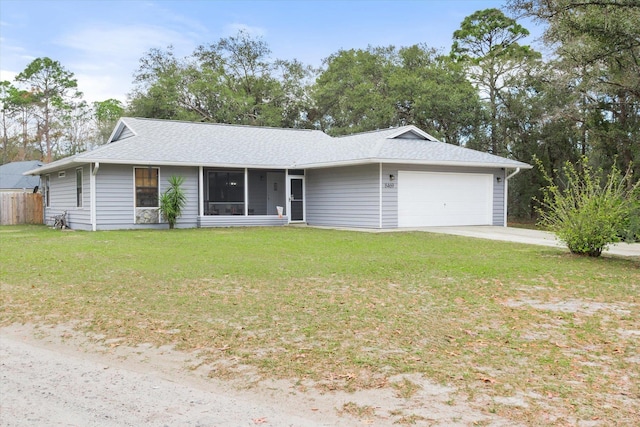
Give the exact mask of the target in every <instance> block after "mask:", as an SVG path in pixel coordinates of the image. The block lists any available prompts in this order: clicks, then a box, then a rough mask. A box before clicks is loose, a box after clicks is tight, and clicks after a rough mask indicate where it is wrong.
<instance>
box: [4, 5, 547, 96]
mask: <svg viewBox="0 0 640 427" xmlns="http://www.w3.org/2000/svg"><path fill="white" fill-rule="evenodd" d="M505 3H506V1H490V0H449V1H447V0H422V1H419V0H413V1H404V0H397V1H382V0H379V1H372V0H369V1H365V0H350V1H349V0H343V1H329V0H316V1H311V0H297V1H296V0H289V1H269V0H262V1H222V0H218V1H214V0H184V1H169V0H142V1H137V0H111V1H92V0H74V1H55V0H45V1H35V0H0V79H2V80H13V78H14V77H15V75H16V74H17V73H19V72H20V71H22V70H24V68H25V67H26V66H27V64H29V63H30V62H31V61H32V60H33V59H35V58H38V57H44V56H48V57H50V58H52V59H54V60H57V61H60V63H61V64H62V65H63V66H64V67H65V68H66V69H68V70H69V71H71V72H73V73H74V74H75V77H76V78H77V80H78V86H79V89H80V90H81V91H82V92H84V95H85V96H84V98H85V99H86V100H87V101H89V102H93V101H102V100H105V99H108V98H116V99H120V100H122V101H126V94H127V93H128V92H130V90H131V89H132V80H133V77H132V76H133V73H134V71H135V70H136V69H137V67H138V61H139V59H140V58H141V57H142V56H143V55H144V53H145V52H147V51H148V50H149V49H150V48H162V49H164V48H166V47H167V46H168V45H173V46H174V49H175V52H176V54H177V55H178V56H179V57H183V56H186V55H188V54H190V53H191V52H193V50H194V49H195V48H196V47H197V46H198V45H200V44H208V43H213V42H216V41H218V40H219V39H220V38H221V37H228V36H231V35H235V34H237V32H238V31H239V30H245V31H247V32H249V33H250V34H252V35H255V36H259V37H262V38H263V40H264V41H266V42H267V44H268V45H269V47H270V48H271V50H272V58H279V59H294V58H295V59H298V60H299V61H301V62H303V63H305V64H308V65H313V66H316V67H317V66H320V65H321V64H322V60H323V59H324V58H326V57H327V56H329V55H331V54H332V53H335V52H337V51H338V50H339V49H351V48H366V47H367V46H368V45H372V46H388V45H394V46H410V45H413V44H416V43H426V44H427V45H428V46H430V47H434V48H438V49H442V50H444V51H448V50H449V48H450V46H451V37H452V34H453V32H454V31H455V30H456V29H458V28H459V27H460V23H461V22H462V20H463V19H464V18H465V16H468V15H470V14H471V13H473V12H475V11H476V10H480V9H486V8H491V7H495V8H502V7H503V6H504V4H505ZM523 24H524V25H525V27H527V28H528V29H529V30H530V31H531V32H532V34H540V32H541V29H539V28H536V27H534V26H533V24H532V23H531V22H523ZM529 42H530V43H533V37H532V38H531V40H530V41H529Z"/></svg>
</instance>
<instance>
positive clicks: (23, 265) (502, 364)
mask: <svg viewBox="0 0 640 427" xmlns="http://www.w3.org/2000/svg"><path fill="white" fill-rule="evenodd" d="M0 262H1V263H2V266H1V268H0V286H1V291H2V308H1V310H0V325H9V324H12V323H14V322H36V323H47V324H49V323H72V324H74V325H76V327H77V328H78V329H79V330H81V331H85V332H93V333H94V334H99V335H100V336H104V338H105V339H112V338H120V339H121V340H122V341H121V342H122V343H127V344H135V343H142V342H151V343H154V344H157V345H162V344H167V343H174V344H176V346H177V347H178V348H179V349H183V350H194V349H198V350H199V351H200V355H201V357H202V359H203V362H207V363H210V364H212V366H214V367H215V369H213V370H212V375H216V376H220V377H222V378H225V377H229V376H237V375H239V372H241V371H242V368H243V367H246V366H250V367H252V369H254V370H255V371H256V372H258V373H260V374H261V375H263V376H265V377H272V378H286V379H291V380H293V381H296V380H305V381H309V380H313V381H314V382H315V384H316V385H317V386H318V387H322V388H326V389H346V390H356V389H360V388H371V387H381V386H389V384H388V378H389V377H391V376H393V375H396V374H399V373H421V374H423V375H424V376H425V377H426V378H429V379H431V380H433V381H436V382H438V383H441V384H447V385H450V386H452V387H455V388H456V389H457V390H458V391H459V398H460V399H465V400H466V401H468V402H469V403H470V404H471V405H474V404H476V405H477V406H478V408H481V409H483V410H486V411H490V412H491V413H496V414H498V415H501V416H503V417H506V418H508V419H511V420H513V421H518V422H522V423H525V424H529V425H541V424H542V425H544V424H545V423H546V424H548V425H560V424H563V423H567V424H575V423H577V422H578V421H580V420H583V421H589V422H596V423H597V422H600V423H603V422H604V425H616V424H617V425H632V424H635V423H636V422H637V421H638V420H639V419H640V356H639V355H640V318H639V317H638V313H639V312H640V298H639V294H640V261H638V260H629V259H621V258H620V259H616V258H595V259H594V258H586V257H576V256H572V255H570V254H568V253H567V252H566V251H563V250H560V249H555V248H548V247H538V246H528V245H519V244H510V243H503V242H492V241H485V240H478V239H470V238H463V237H454V236H445V235H438V234H429V233H420V232H416V233H379V234H376V233H358V232H348V231H333V230H319V229H312V228H295V227H284V228H261V229H255V228H252V229H197V230H172V231H168V230H165V231H117V232H93V233H89V232H73V231H62V232H61V231H55V230H50V229H47V228H45V227H37V226H34V227H0ZM405 385H406V384H405ZM405 388H408V389H411V386H410V385H406V387H405ZM487 397H488V398H489V399H492V400H491V401H493V402H494V403H493V404H492V405H490V406H489V407H487V405H486V399H487ZM503 397H515V398H518V399H520V400H522V401H523V402H525V403H526V404H524V405H519V406H513V405H507V404H501V403H499V402H501V401H503V400H500V399H496V398H503ZM481 401H482V402H484V403H481Z"/></svg>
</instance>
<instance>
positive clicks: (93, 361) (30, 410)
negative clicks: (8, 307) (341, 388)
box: [0, 325, 513, 427]
mask: <svg viewBox="0 0 640 427" xmlns="http://www.w3.org/2000/svg"><path fill="white" fill-rule="evenodd" d="M194 363H196V361H195V360H193V357H192V356H191V355H189V354H186V353H181V352H177V351H174V350H172V349H171V348H166V347H162V348H155V347H152V346H149V345H141V346H138V347H136V348H130V347H120V346H117V345H114V346H109V345H108V344H107V345H106V346H105V345H101V344H96V343H95V342H92V341H90V340H88V339H87V338H86V337H83V336H80V335H78V334H77V333H74V332H73V331H71V329H70V328H64V327H59V326H58V327H55V328H53V327H44V326H43V327H34V326H30V325H14V326H11V327H6V328H0V378H1V380H0V425H1V426H6V427H17V426H53V425H58V426H83V427H85V426H107V427H108V426H114V427H115V426H142V425H144V426H178V425H179V426H207V427H211V426H255V425H264V426H363V425H375V426H394V425H398V424H399V423H398V421H402V420H405V421H411V420H420V422H419V423H418V424H420V425H442V426H445V425H446V426H469V425H477V424H479V425H492V426H507V425H509V426H511V425H513V423H511V422H507V421H506V420H504V419H501V418H500V417H498V416H497V415H495V414H487V413H485V412H484V411H479V410H477V409H475V408H471V407H469V406H467V405H466V404H465V403H464V402H459V403H451V401H452V400H453V399H452V395H453V393H454V392H455V390H453V389H450V388H447V387H442V386H438V385H435V384H431V383H429V382H427V381H425V380H421V379H420V378H419V377H418V378H412V380H413V381H423V383H422V390H421V392H420V393H418V394H416V395H415V396H414V397H412V398H411V399H401V398H399V397H398V396H396V395H395V393H394V390H393V389H391V388H385V389H375V390H365V391H359V392H356V393H346V392H335V393H333V392H332V393H329V392H324V393H322V392H320V391H318V390H316V389H314V388H313V387H305V386H303V385H301V384H290V383H287V382H277V381H272V382H261V383H255V384H244V385H242V384H237V383H236V384H234V383H225V382H222V381H219V380H216V379H212V378H208V377H207V372H208V371H207V370H206V369H205V368H204V367H199V368H193V365H194ZM459 400H461V399H459ZM364 408H369V409H367V410H364ZM402 414H405V415H406V416H405V417H404V418H403V416H402ZM400 424H407V422H401V423H400ZM409 424H414V423H413V422H410V423H409Z"/></svg>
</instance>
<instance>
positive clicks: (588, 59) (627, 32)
mask: <svg viewBox="0 0 640 427" xmlns="http://www.w3.org/2000/svg"><path fill="white" fill-rule="evenodd" d="M508 5H509V8H510V10H512V11H514V12H516V13H521V14H522V15H524V16H529V17H533V18H534V19H536V20H538V21H541V22H544V23H546V24H547V27H546V30H545V33H544V39H545V42H546V43H547V44H548V45H550V46H551V47H553V48H554V49H555V53H556V54H557V56H558V58H559V59H560V60H561V62H562V63H563V64H564V68H565V70H567V71H569V72H572V74H573V75H574V76H575V79H576V80H577V81H579V82H580V86H579V89H580V95H581V104H582V105H581V109H582V111H583V119H584V127H583V132H584V138H583V139H584V141H583V143H584V145H585V147H586V148H587V149H593V150H594V153H592V154H591V157H592V159H595V158H596V157H597V158H599V161H600V162H601V163H602V164H603V165H605V166H606V167H611V165H612V163H613V159H614V157H615V158H616V159H617V160H616V161H617V162H618V167H619V168H621V169H623V170H624V169H626V168H628V166H629V165H630V164H631V163H636V164H637V163H638V162H640V25H638V22H640V3H639V2H638V1H637V0H580V1H578V0H554V1H546V0H509V2H508ZM616 154H619V155H618V156H616ZM636 178H640V171H636Z"/></svg>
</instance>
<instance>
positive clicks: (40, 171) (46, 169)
mask: <svg viewBox="0 0 640 427" xmlns="http://www.w3.org/2000/svg"><path fill="white" fill-rule="evenodd" d="M82 163H87V162H85V161H84V160H78V159H77V158H76V157H68V158H66V159H62V160H58V161H55V162H53V163H49V164H47V165H44V166H41V167H39V168H36V169H31V170H28V171H26V172H23V173H22V175H44V174H47V173H50V172H55V171H57V170H61V169H65V167H67V166H69V165H73V164H82Z"/></svg>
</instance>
